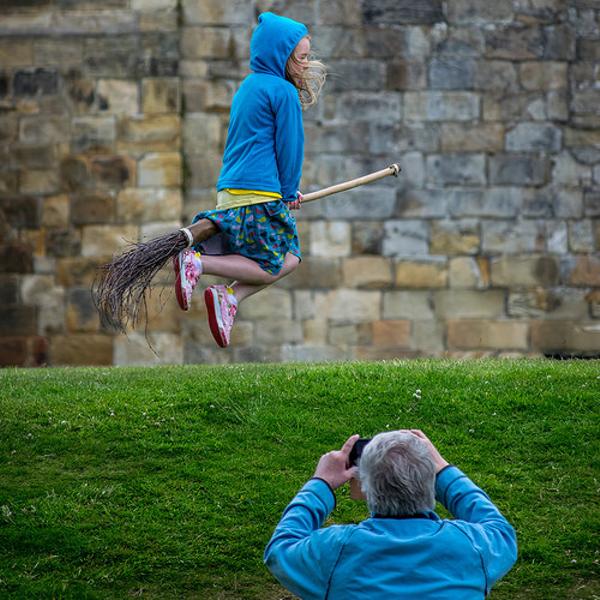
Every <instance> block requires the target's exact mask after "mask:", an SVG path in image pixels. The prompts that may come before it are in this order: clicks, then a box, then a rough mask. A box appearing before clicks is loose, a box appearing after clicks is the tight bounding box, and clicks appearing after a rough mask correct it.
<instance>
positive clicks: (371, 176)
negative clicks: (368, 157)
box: [302, 163, 401, 204]
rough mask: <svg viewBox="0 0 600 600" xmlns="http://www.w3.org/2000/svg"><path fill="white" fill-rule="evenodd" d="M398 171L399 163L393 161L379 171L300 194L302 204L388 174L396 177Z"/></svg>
mask: <svg viewBox="0 0 600 600" xmlns="http://www.w3.org/2000/svg"><path fill="white" fill-rule="evenodd" d="M400 171H401V169H400V165H397V164H395V163H394V164H393V165H390V166H389V167H386V168H385V169H382V170H381V171H375V172H374V173H369V174H368V175H363V176H362V177H357V178H356V179H351V180H350V181H344V182H342V183H338V184H336V185H332V186H330V187H326V188H323V189H322V190H317V191H316V192H310V194H304V195H303V196H302V204H304V203H305V202H312V201H313V200H318V199H319V198H324V197H325V196H330V195H331V194H337V193H338V192H345V191H346V190H351V189H352V188H355V187H358V186H359V185H365V183H371V182H373V181H377V180H378V179H383V178H384V177H388V176H389V175H393V176H394V177H398V173H399V172H400Z"/></svg>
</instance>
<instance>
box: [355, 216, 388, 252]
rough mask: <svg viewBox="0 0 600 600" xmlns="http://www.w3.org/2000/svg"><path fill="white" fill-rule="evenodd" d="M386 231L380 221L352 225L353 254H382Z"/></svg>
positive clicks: (358, 222)
mask: <svg viewBox="0 0 600 600" xmlns="http://www.w3.org/2000/svg"><path fill="white" fill-rule="evenodd" d="M383 236H384V229H383V223H381V222H380V221H365V222H361V221H356V222H354V223H352V254H381V252H382V247H383Z"/></svg>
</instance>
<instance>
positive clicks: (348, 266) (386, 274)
mask: <svg viewBox="0 0 600 600" xmlns="http://www.w3.org/2000/svg"><path fill="white" fill-rule="evenodd" d="M342 273H343V278H344V279H343V281H344V285H345V286H347V287H350V288H367V289H374V288H387V287H391V285H392V282H393V279H392V264H391V261H390V259H389V258H383V257H378V256H358V257H353V258H345V259H344V260H343V262H342Z"/></svg>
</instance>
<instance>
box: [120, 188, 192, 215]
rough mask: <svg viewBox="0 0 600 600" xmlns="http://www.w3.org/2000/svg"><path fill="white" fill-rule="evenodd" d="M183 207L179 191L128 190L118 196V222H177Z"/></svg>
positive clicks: (158, 189)
mask: <svg viewBox="0 0 600 600" xmlns="http://www.w3.org/2000/svg"><path fill="white" fill-rule="evenodd" d="M182 205H183V201H182V198H181V191H179V190H165V189H162V188H126V189H124V190H121V191H120V192H119V195H118V196H117V201H116V208H117V220H118V221H120V222H123V223H148V222H150V221H175V220H177V219H179V218H180V216H181V209H182Z"/></svg>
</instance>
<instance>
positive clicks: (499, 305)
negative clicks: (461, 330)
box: [433, 289, 505, 319]
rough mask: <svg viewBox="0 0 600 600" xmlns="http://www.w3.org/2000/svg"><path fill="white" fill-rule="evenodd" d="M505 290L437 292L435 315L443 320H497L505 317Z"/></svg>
mask: <svg viewBox="0 0 600 600" xmlns="http://www.w3.org/2000/svg"><path fill="white" fill-rule="evenodd" d="M504 296H505V293H504V291H503V290H460V289H453V290H436V291H434V292H433V305H434V306H435V314H436V316H437V317H439V318H442V319H454V318H458V317H465V318H473V319H476V318H495V317H501V316H503V315H504Z"/></svg>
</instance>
